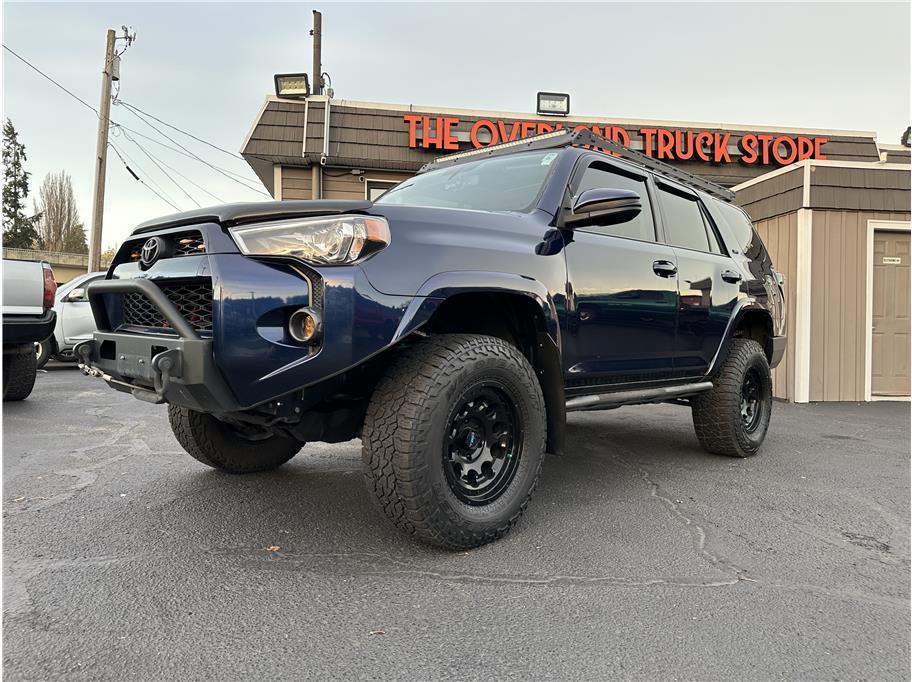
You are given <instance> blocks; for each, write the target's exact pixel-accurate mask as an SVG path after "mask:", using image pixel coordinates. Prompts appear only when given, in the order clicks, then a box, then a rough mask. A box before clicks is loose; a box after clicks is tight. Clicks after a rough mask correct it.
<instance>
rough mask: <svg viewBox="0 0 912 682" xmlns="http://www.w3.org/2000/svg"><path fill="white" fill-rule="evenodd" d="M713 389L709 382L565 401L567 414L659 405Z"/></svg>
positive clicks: (584, 396) (603, 394) (580, 397)
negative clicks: (626, 406)
mask: <svg viewBox="0 0 912 682" xmlns="http://www.w3.org/2000/svg"><path fill="white" fill-rule="evenodd" d="M712 387H713V385H712V382H711V381H701V382H699V383H696V384H681V385H679V386H664V387H662V388H642V389H638V390H633V391H615V392H614V393H602V394H601V395H581V396H578V397H576V398H570V400H568V401H567V412H575V411H578V410H607V409H611V408H612V407H620V406H621V405H641V404H643V403H661V402H665V401H666V400H674V399H675V398H681V397H683V396H691V395H695V394H697V393H703V392H704V391H709V390H711V389H712Z"/></svg>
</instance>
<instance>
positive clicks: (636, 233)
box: [575, 163, 656, 242]
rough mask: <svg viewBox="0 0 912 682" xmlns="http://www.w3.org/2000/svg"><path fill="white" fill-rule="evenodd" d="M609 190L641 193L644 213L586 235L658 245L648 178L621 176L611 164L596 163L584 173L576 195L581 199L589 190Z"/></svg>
mask: <svg viewBox="0 0 912 682" xmlns="http://www.w3.org/2000/svg"><path fill="white" fill-rule="evenodd" d="M601 187H608V188H611V189H629V190H633V191H634V192H637V193H638V194H639V195H640V198H641V199H642V201H643V210H642V211H640V214H639V215H638V216H637V217H636V218H634V219H633V220H631V221H629V222H626V223H620V224H619V225H588V226H586V227H585V228H581V229H584V230H585V231H586V232H597V233H598V234H607V235H611V236H613V237H627V238H629V239H640V240H642V241H649V242H653V241H655V238H656V236H655V225H654V223H653V220H652V207H651V206H650V204H649V194H648V193H647V191H646V180H645V178H637V177H634V176H633V175H625V174H623V173H620V172H618V171H616V170H614V169H613V168H611V167H610V166H608V165H607V164H600V163H594V164H592V165H591V166H589V167H588V168H587V169H586V170H584V171H583V173H582V176H581V177H580V181H579V185H578V186H577V188H576V190H575V192H576V194H577V195H579V194H580V193H581V192H585V191H586V190H587V189H596V188H601Z"/></svg>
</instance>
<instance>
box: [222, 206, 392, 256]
mask: <svg viewBox="0 0 912 682" xmlns="http://www.w3.org/2000/svg"><path fill="white" fill-rule="evenodd" d="M231 234H232V236H233V237H234V241H235V242H236V243H237V245H238V248H239V249H240V250H241V252H242V253H244V254H245V255H248V256H292V257H294V258H300V259H301V260H303V261H307V262H308V263H314V264H317V265H342V264H347V263H354V262H355V261H356V260H358V259H359V258H362V257H364V256H366V255H368V254H370V253H374V252H375V251H379V250H380V249H382V248H384V247H385V246H386V245H387V244H389V242H390V232H389V225H388V224H387V222H386V220H385V219H383V218H379V217H372V216H358V215H341V216H334V217H332V218H326V217H325V216H323V217H320V218H304V219H293V220H280V221H276V222H271V223H258V224H256V225H247V226H240V227H233V228H231Z"/></svg>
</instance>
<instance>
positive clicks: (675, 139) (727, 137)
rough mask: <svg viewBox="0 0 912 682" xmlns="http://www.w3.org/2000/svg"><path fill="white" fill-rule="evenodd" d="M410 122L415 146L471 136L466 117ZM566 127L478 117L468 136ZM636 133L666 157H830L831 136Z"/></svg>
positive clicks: (609, 133)
mask: <svg viewBox="0 0 912 682" xmlns="http://www.w3.org/2000/svg"><path fill="white" fill-rule="evenodd" d="M404 122H405V123H406V125H407V126H408V131H409V147H411V148H412V149H442V150H445V151H456V150H458V149H459V148H460V142H462V141H463V140H461V139H460V138H465V137H466V136H465V132H464V130H459V128H460V122H461V121H460V119H459V118H457V117H455V116H424V115H421V114H406V115H405V117H404ZM463 128H465V126H463ZM563 128H564V124H563V123H554V124H552V123H547V122H544V121H509V120H504V119H487V118H482V119H478V120H476V121H472V123H471V128H469V130H468V140H466V141H467V142H469V143H470V144H471V145H472V146H473V147H475V148H476V149H480V148H482V147H487V146H489V145H492V144H498V143H500V142H512V141H514V140H519V139H522V138H524V137H529V136H531V135H541V134H542V133H549V132H551V131H554V130H561V129H563ZM573 129H574V130H580V129H583V130H585V129H589V130H591V131H592V132H593V133H595V134H596V135H603V136H605V137H607V138H608V139H610V140H613V141H614V142H617V143H619V144H622V145H624V146H625V147H630V146H631V140H630V131H628V130H627V129H625V128H623V127H621V126H612V125H607V126H599V125H577V126H574V128H573ZM419 133H420V134H419ZM635 134H636V135H638V136H639V138H640V143H641V145H642V151H643V153H644V154H646V156H650V157H652V158H655V159H660V160H662V161H696V162H704V163H718V164H724V163H734V162H735V161H737V162H739V163H743V164H748V165H754V164H756V165H764V166H767V165H779V166H786V165H788V164H790V163H795V162H796V161H803V160H804V159H820V160H822V159H826V155H825V154H824V153H823V146H824V145H825V144H826V142H827V140H826V138H825V137H807V136H805V135H798V136H795V137H792V136H791V135H773V134H769V133H743V134H741V135H740V137H737V138H735V137H733V135H732V133H728V132H720V131H709V130H688V129H673V128H640V129H639V130H638V131H636V132H635Z"/></svg>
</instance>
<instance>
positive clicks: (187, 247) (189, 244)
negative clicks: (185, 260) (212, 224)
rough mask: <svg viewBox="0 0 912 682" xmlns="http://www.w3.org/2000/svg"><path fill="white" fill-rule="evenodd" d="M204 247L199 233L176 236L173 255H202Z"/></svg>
mask: <svg viewBox="0 0 912 682" xmlns="http://www.w3.org/2000/svg"><path fill="white" fill-rule="evenodd" d="M205 250H206V245H205V244H203V235H201V234H200V233H199V232H192V233H190V234H185V235H178V236H177V237H175V238H174V255H175V256H193V255H196V254H200V253H203V252H204V251H205Z"/></svg>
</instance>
